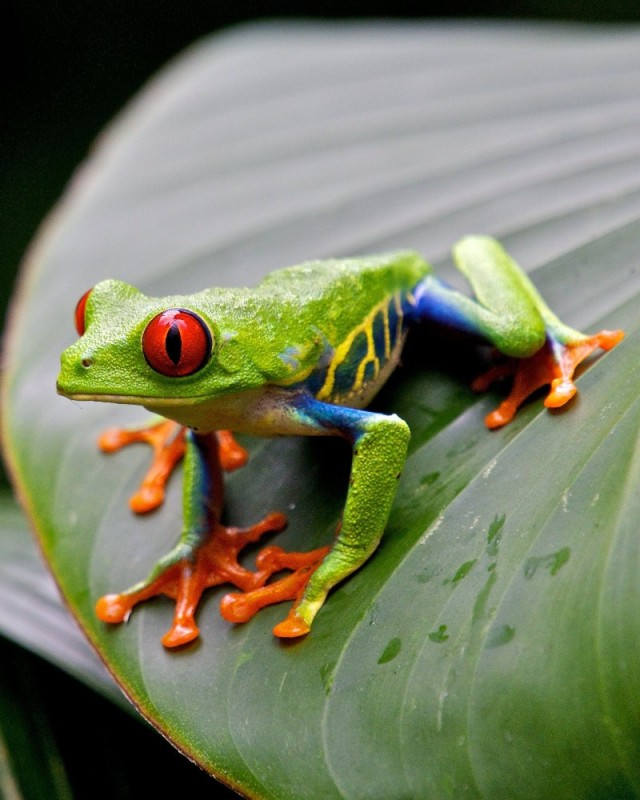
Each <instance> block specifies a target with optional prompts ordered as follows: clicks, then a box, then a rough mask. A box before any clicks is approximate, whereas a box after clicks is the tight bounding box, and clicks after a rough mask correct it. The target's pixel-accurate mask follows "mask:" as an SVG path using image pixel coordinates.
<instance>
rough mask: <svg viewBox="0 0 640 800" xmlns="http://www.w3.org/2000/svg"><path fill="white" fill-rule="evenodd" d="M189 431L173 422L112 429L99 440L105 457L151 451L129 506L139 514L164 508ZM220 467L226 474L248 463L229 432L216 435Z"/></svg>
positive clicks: (243, 452) (182, 455) (244, 453)
mask: <svg viewBox="0 0 640 800" xmlns="http://www.w3.org/2000/svg"><path fill="white" fill-rule="evenodd" d="M185 432H186V428H184V427H183V426H182V425H179V424H178V423H177V422H173V421H171V420H160V421H159V422H156V423H152V424H150V425H143V426H139V427H132V428H109V429H108V430H106V431H104V432H103V433H102V435H101V436H100V438H99V439H98V447H99V448H100V449H101V450H102V452H103V453H115V452H116V451H117V450H121V449H122V448H123V447H128V446H129V445H131V444H136V443H138V442H141V443H143V444H147V445H149V446H150V447H151V449H152V451H153V458H152V462H151V465H150V466H149V468H148V470H147V472H146V474H145V476H144V477H143V479H142V481H141V483H140V485H139V486H138V489H137V490H136V492H135V493H134V494H133V495H132V496H131V498H130V499H129V506H130V508H131V510H132V511H135V513H136V514H146V513H148V512H149V511H153V510H155V509H156V508H158V506H160V505H162V503H163V502H164V498H165V490H166V485H167V481H168V480H169V478H170V477H171V474H172V473H173V471H174V470H175V468H176V466H177V465H178V464H179V463H180V461H181V460H182V458H183V457H184V454H185ZM215 435H216V436H217V439H218V448H219V456H220V464H221V466H222V469H224V470H225V471H226V472H231V471H232V470H235V469H238V468H239V467H242V466H244V465H245V464H246V463H247V459H248V457H249V456H248V454H247V451H246V450H245V449H244V448H243V447H241V445H239V444H238V442H237V441H236V440H235V438H234V437H233V435H232V434H231V433H230V432H229V431H217V432H216V434H215Z"/></svg>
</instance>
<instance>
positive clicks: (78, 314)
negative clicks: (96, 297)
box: [74, 289, 93, 336]
mask: <svg viewBox="0 0 640 800" xmlns="http://www.w3.org/2000/svg"><path fill="white" fill-rule="evenodd" d="M92 291H93V289H89V291H87V292H85V293H84V294H83V295H82V297H81V298H80V299H79V300H78V303H77V305H76V310H75V312H74V315H75V316H74V318H75V322H76V330H77V331H78V336H82V335H83V334H84V332H85V330H86V329H87V322H86V319H85V315H84V312H85V309H86V307H87V300H88V299H89V295H90V294H91V292H92Z"/></svg>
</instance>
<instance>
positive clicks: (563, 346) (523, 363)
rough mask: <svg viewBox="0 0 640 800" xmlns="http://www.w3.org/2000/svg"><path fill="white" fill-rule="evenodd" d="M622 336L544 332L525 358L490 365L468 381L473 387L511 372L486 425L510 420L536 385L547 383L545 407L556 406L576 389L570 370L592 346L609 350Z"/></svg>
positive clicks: (482, 387)
mask: <svg viewBox="0 0 640 800" xmlns="http://www.w3.org/2000/svg"><path fill="white" fill-rule="evenodd" d="M623 337H624V333H623V332H622V331H619V330H618V331H606V330H604V331H600V332H599V333H596V334H594V335H593V336H577V337H576V338H575V339H574V340H573V341H561V339H560V337H554V336H553V335H552V334H548V335H547V339H546V341H545V344H544V345H543V346H542V347H541V348H540V350H538V352H537V353H535V354H534V355H532V356H530V357H529V358H521V359H509V360H508V361H506V362H504V363H502V364H498V365H496V366H495V367H492V368H491V369H490V370H488V371H487V372H485V373H484V374H483V375H480V376H479V377H478V378H476V379H475V381H474V382H473V383H472V388H473V389H474V390H475V391H486V390H487V389H488V388H489V386H490V385H491V384H492V383H493V382H494V381H495V380H497V379H498V378H502V377H505V376H508V375H513V386H512V388H511V392H510V393H509V396H508V397H507V398H506V399H505V400H503V402H502V403H501V404H500V405H499V406H498V408H497V409H495V411H492V412H491V413H490V414H488V415H487V416H486V417H485V423H486V425H487V427H488V428H499V427H501V426H502V425H506V424H507V423H508V422H510V421H511V420H512V419H513V417H514V415H515V413H516V411H517V410H518V408H519V407H520V406H521V405H522V403H523V402H524V401H525V400H526V399H527V398H528V397H529V395H531V394H533V392H535V391H536V390H537V389H540V388H541V387H543V386H547V385H550V387H551V388H550V391H549V393H548V394H547V397H546V398H545V401H544V404H545V406H547V408H560V406H563V405H564V404H565V403H567V402H568V401H569V400H570V399H571V398H572V397H573V396H574V395H575V393H576V391H577V389H576V386H575V384H574V382H573V374H574V372H575V369H576V367H577V366H578V365H579V364H580V363H581V362H582V361H584V359H585V358H587V357H588V356H589V355H591V353H593V351H594V350H596V349H598V348H600V349H602V350H611V348H613V347H615V346H616V345H617V344H618V343H619V342H620V341H621V340H622V338H623Z"/></svg>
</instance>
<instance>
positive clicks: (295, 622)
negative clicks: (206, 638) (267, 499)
mask: <svg viewBox="0 0 640 800" xmlns="http://www.w3.org/2000/svg"><path fill="white" fill-rule="evenodd" d="M329 549H330V548H329V547H319V548H318V549H317V550H312V551H311V552H309V553H287V552H285V551H284V550H282V548H280V547H276V546H275V545H274V546H272V547H265V548H264V550H262V551H261V552H260V554H259V555H258V558H257V559H256V566H257V567H258V571H259V574H261V575H262V576H267V577H266V578H265V580H266V579H268V578H269V577H271V576H272V575H274V574H276V573H277V572H281V571H282V570H291V572H290V574H289V575H286V576H285V577H283V578H280V579H278V580H276V581H274V582H273V583H269V584H266V585H261V586H259V587H258V588H256V589H253V590H251V591H245V592H242V593H241V592H230V593H229V594H227V595H225V596H224V597H223V598H222V602H221V603H220V613H221V614H222V616H223V617H224V618H225V619H226V620H227V621H228V622H247V621H248V620H250V619H251V618H252V617H253V616H254V615H255V614H257V613H258V611H260V609H261V608H264V607H265V606H268V605H273V604H275V603H281V602H283V601H285V600H293V601H294V604H293V607H292V608H291V610H290V612H289V615H288V616H287V618H286V619H284V620H283V621H282V622H280V623H278V624H277V625H276V626H275V627H274V629H273V633H274V634H275V635H276V636H278V637H280V638H285V639H290V638H294V637H296V636H304V634H306V633H309V630H310V625H309V624H308V623H307V622H306V621H305V620H304V619H303V618H302V617H301V616H300V615H299V614H298V613H297V609H298V604H299V603H300V601H301V599H302V596H303V594H304V591H305V589H306V587H307V584H308V583H309V579H310V578H311V576H312V575H313V573H314V572H315V570H316V569H317V568H318V566H319V565H320V563H321V562H322V560H323V559H324V557H325V556H326V555H327V553H328V552H329Z"/></svg>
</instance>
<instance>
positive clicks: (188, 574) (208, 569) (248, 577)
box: [96, 513, 287, 648]
mask: <svg viewBox="0 0 640 800" xmlns="http://www.w3.org/2000/svg"><path fill="white" fill-rule="evenodd" d="M286 524H287V518H286V517H285V516H284V514H278V513H273V514H269V515H268V516H266V517H265V518H264V519H263V520H261V521H260V522H258V523H257V524H256V525H252V526H251V527H250V528H244V529H243V528H230V527H226V526H223V525H216V526H215V527H214V529H213V530H212V531H211V532H210V534H209V536H208V537H207V539H206V540H205V541H204V542H203V543H201V544H199V545H197V546H194V547H192V546H189V545H187V544H186V543H184V542H181V543H179V544H178V545H177V546H176V548H175V549H174V550H173V551H172V552H171V553H169V554H168V555H167V556H165V558H163V559H162V560H161V561H160V562H158V564H157V565H156V567H155V568H154V570H153V571H152V573H151V575H150V576H149V578H148V579H147V580H146V581H143V582H142V583H139V584H136V585H135V586H133V587H131V589H128V590H127V591H125V592H123V593H121V594H108V595H105V596H103V597H101V598H100V599H99V600H98V602H97V603H96V615H97V616H98V618H99V619H100V620H102V621H103V622H110V623H119V622H126V620H127V619H128V617H129V615H130V614H131V611H132V610H133V608H134V606H136V605H137V604H138V603H141V602H143V601H144V600H148V599H150V598H152V597H156V596H157V595H161V594H163V595H166V596H167V597H170V598H172V599H173V600H175V603H176V605H175V613H174V618H173V623H172V625H171V627H170V629H169V630H168V631H167V633H166V634H165V635H164V636H163V638H162V644H163V645H164V646H165V647H168V648H174V647H180V646H182V645H185V644H188V643H189V642H192V641H193V640H194V639H196V638H197V637H198V634H199V629H198V626H197V624H196V621H195V613H196V609H197V607H198V604H199V602H200V598H201V597H202V594H203V592H204V591H205V590H206V589H208V588H210V587H212V586H218V585H220V584H223V583H231V584H233V585H234V586H236V587H237V588H238V589H240V590H241V591H243V592H251V591H252V590H255V589H257V588H258V587H260V586H261V585H262V583H264V582H265V581H266V580H267V579H268V577H269V576H270V575H271V574H272V571H271V568H268V569H266V570H265V569H260V565H258V567H259V568H258V571H257V572H251V571H250V570H248V569H245V568H244V567H243V566H242V565H241V564H240V563H239V561H238V557H239V555H240V552H241V551H242V550H243V548H245V547H246V546H247V545H248V544H251V543H253V542H256V541H258V540H259V539H260V538H261V537H262V536H264V535H265V534H267V533H276V532H278V531H281V530H282V529H283V528H284V527H285V526H286ZM269 549H270V548H265V551H266V550H269ZM265 551H263V552H265ZM278 568H279V567H278Z"/></svg>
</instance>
